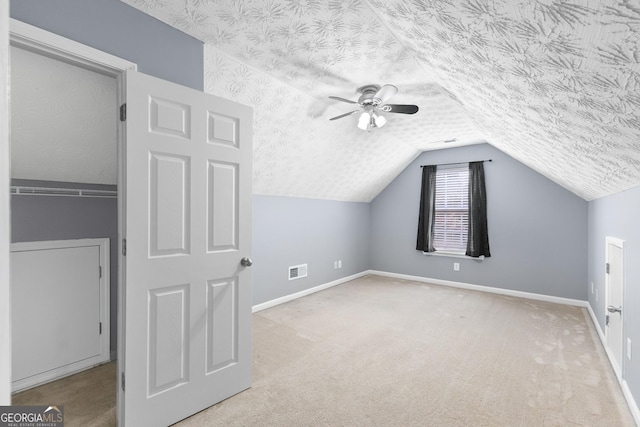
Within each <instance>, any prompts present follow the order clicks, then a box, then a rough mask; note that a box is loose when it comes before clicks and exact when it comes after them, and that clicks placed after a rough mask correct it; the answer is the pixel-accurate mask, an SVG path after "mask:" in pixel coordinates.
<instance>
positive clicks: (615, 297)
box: [605, 238, 624, 378]
mask: <svg viewBox="0 0 640 427" xmlns="http://www.w3.org/2000/svg"><path fill="white" fill-rule="evenodd" d="M606 244H607V250H606V259H607V278H606V286H607V299H606V310H607V312H606V314H607V316H608V321H607V327H606V328H605V329H606V334H607V346H608V347H609V351H610V352H611V354H612V355H613V359H614V367H613V368H614V370H615V371H616V375H618V378H620V376H621V374H622V354H623V351H622V349H623V329H622V326H623V325H622V310H623V280H624V278H623V244H622V241H619V240H617V239H612V238H607V243H606Z"/></svg>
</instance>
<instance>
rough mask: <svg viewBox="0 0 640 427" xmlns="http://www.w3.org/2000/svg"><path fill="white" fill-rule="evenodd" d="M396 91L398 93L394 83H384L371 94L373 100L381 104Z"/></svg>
mask: <svg viewBox="0 0 640 427" xmlns="http://www.w3.org/2000/svg"><path fill="white" fill-rule="evenodd" d="M396 93H398V88H397V87H395V86H394V85H384V86H382V87H381V88H380V90H378V91H377V92H376V94H375V95H373V100H374V102H375V103H376V104H382V103H383V102H385V101H386V100H388V99H389V98H391V97H392V96H393V95H395V94H396ZM376 101H377V102H376Z"/></svg>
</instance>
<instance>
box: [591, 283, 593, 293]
mask: <svg viewBox="0 0 640 427" xmlns="http://www.w3.org/2000/svg"><path fill="white" fill-rule="evenodd" d="M591 293H593V282H591Z"/></svg>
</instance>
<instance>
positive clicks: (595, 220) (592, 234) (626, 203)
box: [588, 187, 640, 402]
mask: <svg viewBox="0 0 640 427" xmlns="http://www.w3.org/2000/svg"><path fill="white" fill-rule="evenodd" d="M638 212H640V187H636V188H633V189H631V190H627V191H623V192H622V193H618V194H614V195H612V196H607V197H603V198H601V199H597V200H594V201H591V202H589V252H588V253H589V283H591V282H593V285H594V292H593V293H592V292H591V290H590V286H589V290H588V293H589V304H591V308H592V309H593V311H594V313H595V314H596V316H597V318H598V323H599V324H600V329H601V330H602V331H604V329H605V326H604V316H605V268H604V266H605V238H606V237H607V236H611V237H617V238H619V239H622V240H624V241H625V243H624V251H625V252H624V283H625V289H624V292H625V297H624V307H623V322H624V335H625V336H624V338H623V342H624V343H625V350H624V352H623V353H624V355H626V342H627V338H630V339H631V342H632V357H633V358H632V360H628V359H627V358H626V356H624V357H623V362H622V375H623V378H624V379H625V381H626V382H627V384H628V385H629V389H630V390H631V393H632V394H633V396H634V399H635V401H636V402H639V401H640V287H639V286H638V284H639V283H640V263H639V262H638V260H640V222H638ZM596 292H597V295H598V299H597V300H596Z"/></svg>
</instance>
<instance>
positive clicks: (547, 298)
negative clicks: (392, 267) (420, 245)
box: [369, 270, 589, 307]
mask: <svg viewBox="0 0 640 427" xmlns="http://www.w3.org/2000/svg"><path fill="white" fill-rule="evenodd" d="M369 274H376V275H378V276H385V277H392V278H395V279H403V280H412V281H414V282H424V283H431V284H433V285H441V286H449V287H452V288H461V289H469V290H472V291H480V292H489V293H492V294H499V295H506V296H511V297H518V298H526V299H532V300H537V301H546V302H553V303H556V304H565V305H573V306H577V307H587V306H588V305H589V303H588V302H587V301H582V300H578V299H571V298H562V297H554V296H549V295H542V294H534V293H531V292H523V291H514V290H511V289H502V288H492V287H490V286H482V285H473V284H470V283H463V282H453V281H451V280H442V279H431V278H428V277H421V276H411V275H408V274H399V273H389V272H387V271H378V270H370V271H369Z"/></svg>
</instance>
